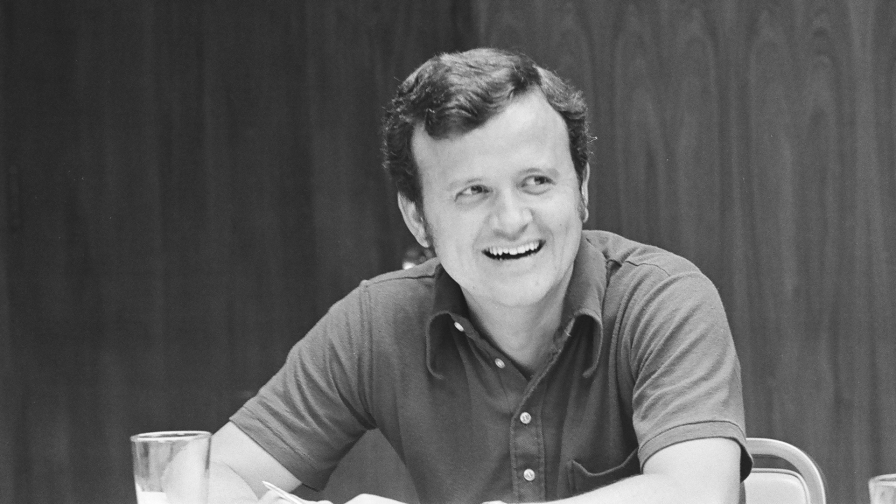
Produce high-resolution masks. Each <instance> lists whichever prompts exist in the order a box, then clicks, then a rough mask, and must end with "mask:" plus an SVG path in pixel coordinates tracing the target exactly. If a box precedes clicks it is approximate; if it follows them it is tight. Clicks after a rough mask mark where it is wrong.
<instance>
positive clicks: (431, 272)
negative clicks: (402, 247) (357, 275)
mask: <svg viewBox="0 0 896 504" xmlns="http://www.w3.org/2000/svg"><path fill="white" fill-rule="evenodd" d="M440 269H441V268H440V267H439V261H438V260H437V259H431V260H429V261H426V262H425V263H423V264H420V265H417V266H414V267H412V268H408V269H403V270H396V271H390V272H388V273H383V274H380V275H377V276H375V277H373V278H370V279H367V280H364V281H362V282H361V284H360V285H359V286H358V289H357V291H358V292H359V293H360V294H361V295H362V296H363V297H364V298H366V300H367V302H369V303H371V304H372V305H373V308H386V307H388V306H390V305H391V306H396V305H397V306H402V307H403V309H404V310H406V309H407V308H410V307H412V306H413V307H419V308H425V309H429V308H430V307H431V306H432V292H433V289H434V286H435V280H436V277H437V275H438V273H439V270H440Z"/></svg>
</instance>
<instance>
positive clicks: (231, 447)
mask: <svg viewBox="0 0 896 504" xmlns="http://www.w3.org/2000/svg"><path fill="white" fill-rule="evenodd" d="M209 472H210V474H209V499H208V501H209V502H213V503H215V504H247V503H253V504H254V503H255V502H257V501H258V498H259V497H260V496H262V495H264V494H265V493H266V492H267V489H266V488H265V487H264V485H263V484H262V483H261V482H262V481H269V482H271V483H273V484H275V485H277V486H279V487H280V488H283V489H286V490H290V491H291V490H292V489H294V488H296V487H298V486H299V484H300V482H299V480H298V479H296V477H295V476H293V475H292V474H291V473H290V472H289V471H288V470H286V468H285V467H283V465H282V464H280V462H277V460H276V459H274V457H272V456H271V455H270V454H269V453H268V452H266V451H265V450H264V448H262V447H261V446H258V444H257V443H256V442H255V441H253V440H252V438H250V437H249V436H247V435H246V434H245V433H244V432H243V431H242V430H240V429H239V427H237V426H236V425H234V424H232V423H229V422H228V423H227V424H226V425H224V427H221V429H220V430H219V431H218V432H216V433H215V434H214V436H212V450H211V464H210V471H209Z"/></svg>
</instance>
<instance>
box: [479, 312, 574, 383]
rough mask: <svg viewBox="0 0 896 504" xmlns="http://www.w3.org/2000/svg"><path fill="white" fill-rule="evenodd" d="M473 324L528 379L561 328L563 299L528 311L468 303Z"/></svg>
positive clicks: (542, 359) (539, 364)
mask: <svg viewBox="0 0 896 504" xmlns="http://www.w3.org/2000/svg"><path fill="white" fill-rule="evenodd" d="M468 306H469V307H470V314H471V315H472V318H473V323H474V324H475V325H476V327H477V328H478V329H479V331H480V332H481V333H482V334H483V336H484V337H486V338H487V339H489V340H490V341H491V342H492V344H494V345H495V346H496V347H498V349H499V350H501V351H502V352H504V354H506V355H507V356H508V357H510V359H511V360H513V362H514V363H515V364H516V365H517V366H518V367H519V368H520V369H521V371H523V373H524V374H525V375H526V376H527V377H528V376H531V375H532V374H533V373H534V372H535V371H536V370H537V369H538V368H539V367H540V366H541V364H542V363H543V361H544V359H545V357H546V356H547V355H548V352H549V351H550V348H551V344H552V342H553V340H554V334H555V333H556V332H557V329H558V328H559V327H560V316H561V314H562V311H563V296H562V295H560V296H555V299H551V300H550V301H548V302H545V303H542V304H540V305H538V306H535V307H531V306H526V307H507V306H496V305H492V304H479V303H475V302H470V301H469V300H468Z"/></svg>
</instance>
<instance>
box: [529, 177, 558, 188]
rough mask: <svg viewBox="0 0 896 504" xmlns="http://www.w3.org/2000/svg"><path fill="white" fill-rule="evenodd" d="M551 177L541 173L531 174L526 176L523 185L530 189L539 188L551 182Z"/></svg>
mask: <svg viewBox="0 0 896 504" xmlns="http://www.w3.org/2000/svg"><path fill="white" fill-rule="evenodd" d="M551 182H552V181H551V179H550V178H548V177H545V176H543V175H533V176H531V177H527V178H526V180H525V181H524V182H523V185H524V186H526V187H528V188H531V189H539V188H542V187H545V186H547V185H549V184H551Z"/></svg>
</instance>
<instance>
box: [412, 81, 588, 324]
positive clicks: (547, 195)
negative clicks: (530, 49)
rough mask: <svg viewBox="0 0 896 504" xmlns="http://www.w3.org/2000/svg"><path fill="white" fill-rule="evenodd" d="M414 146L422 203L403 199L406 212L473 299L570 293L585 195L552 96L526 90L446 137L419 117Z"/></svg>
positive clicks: (515, 303)
mask: <svg viewBox="0 0 896 504" xmlns="http://www.w3.org/2000/svg"><path fill="white" fill-rule="evenodd" d="M412 150H413V153H414V157H415V159H416V161H417V165H418V166H419V169H420V178H421V185H422V194H423V212H419V211H418V210H419V209H417V208H416V207H415V206H414V205H413V204H412V203H410V202H408V201H407V200H404V199H400V202H401V207H402V213H403V214H404V216H405V221H406V222H407V224H408V227H409V228H410V229H411V232H412V233H414V235H415V236H416V237H417V239H418V241H420V242H421V243H423V244H426V242H427V241H430V240H431V241H432V243H431V245H432V246H433V247H434V248H435V251H436V254H437V255H438V256H439V258H440V260H441V262H442V266H443V267H444V268H445V271H447V272H448V274H450V275H451V277H452V278H453V279H454V280H455V281H456V282H457V283H458V284H459V285H460V286H461V288H462V289H463V292H464V295H465V296H466V298H467V301H468V303H470V304H471V305H483V304H485V305H489V306H505V307H525V306H537V305H539V304H540V303H545V302H547V301H551V300H554V301H557V300H559V301H562V297H563V295H564V293H565V290H566V285H567V283H568V282H569V278H570V276H571V274H572V265H573V261H574V259H575V256H576V252H577V251H578V247H579V240H580V237H581V230H582V221H581V216H580V209H581V206H582V205H583V204H584V202H585V201H587V199H584V198H587V195H585V194H583V191H582V189H581V188H580V185H579V182H578V179H577V177H576V172H575V168H574V167H573V162H572V157H571V155H570V151H569V139H568V136H567V131H566V125H565V123H564V121H563V118H562V117H561V116H560V114H558V113H557V112H556V111H555V110H554V109H552V108H551V106H550V105H549V104H548V103H547V101H546V100H545V99H544V97H543V96H542V95H541V94H540V93H538V92H532V93H527V94H526V95H523V96H521V97H518V98H516V99H515V100H514V101H513V102H512V103H511V104H510V105H509V106H508V107H507V108H506V109H505V110H504V111H503V112H501V113H500V114H498V115H496V116H495V117H493V118H492V119H491V120H489V121H488V122H487V123H485V124H484V125H482V126H481V127H479V128H477V129H475V130H473V131H471V132H469V133H466V134H463V135H459V136H455V137H451V138H447V139H443V140H435V139H433V138H432V137H430V136H429V135H427V134H426V132H425V130H423V128H422V126H418V128H417V129H416V130H415V132H414V136H413V139H412ZM583 186H587V184H583Z"/></svg>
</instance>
